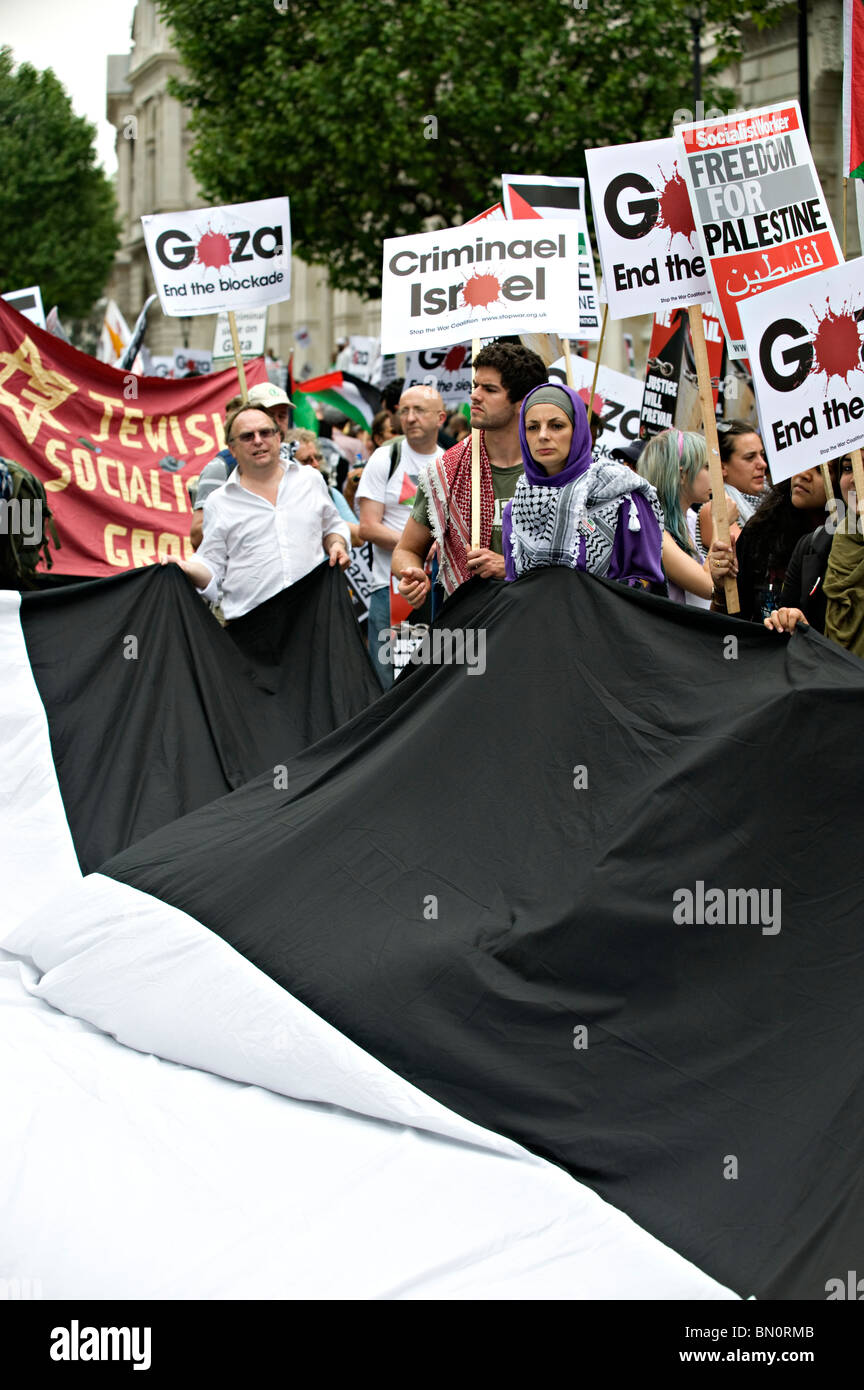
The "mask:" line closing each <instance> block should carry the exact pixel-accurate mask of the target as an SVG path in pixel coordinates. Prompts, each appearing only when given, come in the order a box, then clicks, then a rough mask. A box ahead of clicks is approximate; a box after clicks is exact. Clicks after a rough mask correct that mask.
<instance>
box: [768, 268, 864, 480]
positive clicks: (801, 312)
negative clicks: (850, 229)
mask: <svg viewBox="0 0 864 1390" xmlns="http://www.w3.org/2000/svg"><path fill="white" fill-rule="evenodd" d="M741 322H742V323H743V325H744V336H745V338H746V341H747V349H748V356H749V358H750V367H751V370H752V372H753V386H754V389H755V391H756V400H757V402H758V405H759V419H760V423H761V425H762V438H763V440H764V443H765V451H766V453H767V455H768V461H769V463H770V465H771V477H772V478H773V480H774V482H775V483H777V482H782V481H783V479H784V478H791V477H792V475H793V474H794V473H799V472H801V471H802V470H803V469H805V468H812V467H813V466H814V465H815V464H817V463H827V462H828V461H829V459H833V458H839V457H841V456H842V455H843V454H845V453H847V452H848V451H849V450H850V449H856V448H860V446H861V445H862V444H864V354H862V324H864V261H862V260H861V258H860V257H859V258H858V259H856V260H854V261H849V263H848V264H847V265H838V266H834V267H833V268H832V269H831V270H826V271H824V272H823V273H822V274H821V275H813V276H811V277H810V278H809V279H808V280H807V281H806V282H805V281H799V282H798V283H797V284H794V285H786V286H785V287H782V288H781V287H778V288H777V289H775V290H771V291H770V292H769V293H766V294H762V295H757V296H755V297H754V298H752V299H748V300H747V301H746V303H744V304H742V305H741Z"/></svg>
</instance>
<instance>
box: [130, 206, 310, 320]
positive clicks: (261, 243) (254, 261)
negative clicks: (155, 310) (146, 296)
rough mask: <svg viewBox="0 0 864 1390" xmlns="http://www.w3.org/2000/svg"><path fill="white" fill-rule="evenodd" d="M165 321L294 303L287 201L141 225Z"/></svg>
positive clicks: (177, 215) (162, 217)
mask: <svg viewBox="0 0 864 1390" xmlns="http://www.w3.org/2000/svg"><path fill="white" fill-rule="evenodd" d="M141 223H142V226H143V228H144V240H145V243H146V246H147V255H148V256H149V258H150V269H151V270H152V271H153V278H154V280H155V281H156V289H157V291H158V293H159V303H160V304H161V306H162V312H163V314H167V315H169V317H171V318H185V317H186V316H187V315H190V314H191V315H195V314H215V313H218V312H219V311H220V310H223V309H224V310H229V309H254V308H256V307H257V306H258V305H261V304H278V303H279V302H280V301H281V300H283V299H290V297H291V218H290V208H289V201H288V199H287V198H263V199H261V200H260V201H259V202H255V203H233V204H232V205H230V206H228V207H220V208H199V209H197V210H195V211H192V212H162V213H154V214H152V215H150V216H147V217H142V218H141Z"/></svg>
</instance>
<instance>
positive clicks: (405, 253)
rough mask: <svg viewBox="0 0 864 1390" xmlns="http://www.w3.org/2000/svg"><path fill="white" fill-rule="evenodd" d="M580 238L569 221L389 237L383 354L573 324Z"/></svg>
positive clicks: (575, 320) (386, 244) (548, 330)
mask: <svg viewBox="0 0 864 1390" xmlns="http://www.w3.org/2000/svg"><path fill="white" fill-rule="evenodd" d="M579 236H580V232H579V229H578V226H577V225H575V224H574V223H573V222H572V221H562V220H560V219H555V220H551V219H542V220H541V219H539V218H533V219H531V220H530V221H528V220H526V221H524V222H506V223H501V222H497V223H495V224H494V230H492V228H490V227H489V226H488V225H486V226H484V225H483V224H482V223H480V224H475V225H473V226H470V227H469V226H467V225H466V226H462V227H446V228H444V229H442V230H441V231H438V232H422V233H419V234H418V235H416V236H407V237H390V238H389V239H388V240H386V241H385V242H384V269H383V274H382V286H381V351H382V352H405V351H409V352H410V351H413V350H417V349H419V348H423V347H430V346H434V345H438V344H442V343H444V344H452V343H459V342H462V341H463V340H464V339H466V338H475V337H480V336H484V337H489V336H495V335H497V334H500V333H523V332H524V333H555V332H557V331H558V330H559V329H564V328H566V326H567V325H568V324H574V323H578V322H579V255H580V245H579ZM598 331H599V329H598ZM586 336H587V335H586ZM594 336H595V337H596V336H597V334H596V333H595V334H594Z"/></svg>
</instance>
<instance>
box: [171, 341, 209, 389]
mask: <svg viewBox="0 0 864 1390" xmlns="http://www.w3.org/2000/svg"><path fill="white" fill-rule="evenodd" d="M212 370H213V354H212V352H207V351H205V349H204V348H175V349H174V361H173V372H172V375H173V377H174V380H175V381H183V380H184V379H185V378H186V377H192V376H207V375H208V373H209V372H212Z"/></svg>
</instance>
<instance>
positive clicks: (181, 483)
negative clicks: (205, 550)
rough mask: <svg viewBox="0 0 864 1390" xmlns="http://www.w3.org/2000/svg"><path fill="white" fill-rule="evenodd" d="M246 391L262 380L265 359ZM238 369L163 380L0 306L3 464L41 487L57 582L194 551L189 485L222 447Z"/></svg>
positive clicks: (252, 366) (251, 373) (255, 366)
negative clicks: (11, 463)
mask: <svg viewBox="0 0 864 1390" xmlns="http://www.w3.org/2000/svg"><path fill="white" fill-rule="evenodd" d="M246 379H247V382H248V384H249V385H250V386H253V385H257V384H258V383H259V382H264V381H266V380H267V373H266V371H265V369H264V363H263V361H262V360H261V359H260V358H259V359H257V360H255V361H252V362H248V363H247V364H246ZM238 390H239V387H238V383H237V376H236V373H235V372H234V371H226V372H219V373H218V374H217V375H215V376H206V377H193V378H190V379H188V380H186V381H167V380H165V379H163V378H162V377H142V376H134V375H133V374H132V373H131V372H121V371H118V370H117V369H116V368H114V367H109V366H108V365H107V364H106V363H104V362H98V361H97V360H96V358H95V357H88V356H87V354H86V353H83V352H79V351H78V350H77V348H74V347H72V346H71V345H70V344H69V343H64V342H62V341H61V340H60V339H59V338H55V337H53V336H52V334H50V333H46V332H44V331H43V330H42V329H40V328H37V327H35V325H34V324H32V323H30V322H28V320H27V319H25V318H24V317H23V316H22V315H21V314H18V313H16V312H15V310H14V309H12V308H11V306H10V305H8V304H4V303H3V302H2V301H0V455H2V457H4V458H10V459H15V460H16V461H17V462H18V463H20V464H22V465H23V466H24V467H25V468H28V469H29V470H30V471H31V473H34V474H35V475H36V477H37V478H40V479H41V481H42V482H43V483H44V484H45V488H46V491H47V494H48V505H49V506H50V508H51V511H52V513H53V515H54V519H55V522H56V525H57V532H58V535H59V538H60V542H61V546H62V548H61V549H60V550H54V549H53V547H52V558H53V560H54V566H53V571H52V572H53V573H56V574H74V575H81V576H88V577H89V576H92V577H95V578H102V577H104V576H105V575H110V574H118V573H119V572H120V571H121V570H127V569H135V568H139V567H140V566H142V565H152V564H155V563H157V562H158V561H159V560H161V559H162V558H163V557H166V556H167V557H173V558H176V559H182V558H184V557H188V556H190V555H191V554H192V548H191V545H190V543H189V529H190V526H191V520H192V518H191V509H190V504H189V495H188V492H187V484H188V483H189V481H190V480H191V479H193V478H197V476H198V474H199V473H200V472H201V469H202V468H203V467H204V465H205V463H208V462H209V461H210V459H211V458H213V456H214V454H216V453H217V452H218V450H219V449H221V448H223V447H224V443H225V440H224V435H223V430H222V421H223V418H224V410H225V403H226V401H228V400H229V399H230V398H231V396H234V395H236V394H237V392H238Z"/></svg>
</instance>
